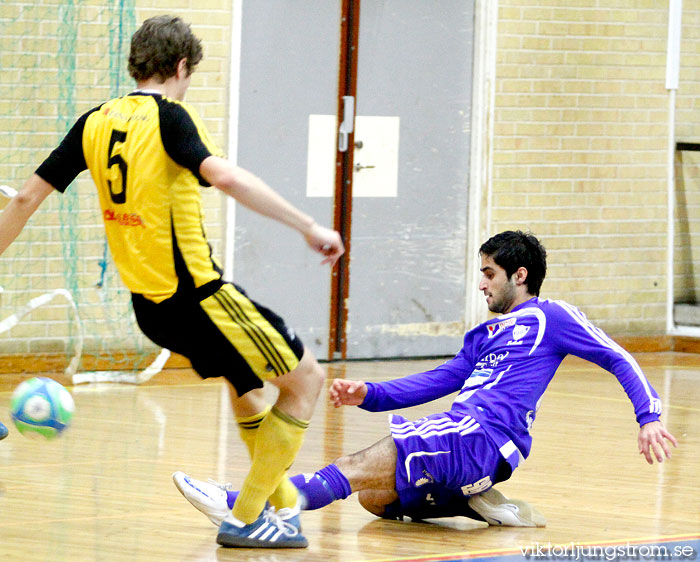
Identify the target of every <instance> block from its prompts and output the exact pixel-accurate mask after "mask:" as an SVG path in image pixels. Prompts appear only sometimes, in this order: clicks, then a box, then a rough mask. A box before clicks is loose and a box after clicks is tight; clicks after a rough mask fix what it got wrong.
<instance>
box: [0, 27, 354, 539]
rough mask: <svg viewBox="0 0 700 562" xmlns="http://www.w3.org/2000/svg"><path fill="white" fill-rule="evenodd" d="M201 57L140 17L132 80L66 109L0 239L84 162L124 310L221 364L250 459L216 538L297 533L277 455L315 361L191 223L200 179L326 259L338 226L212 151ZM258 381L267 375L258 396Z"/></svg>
mask: <svg viewBox="0 0 700 562" xmlns="http://www.w3.org/2000/svg"><path fill="white" fill-rule="evenodd" d="M201 58H202V48H201V44H200V41H199V39H198V38H197V37H195V36H194V34H193V33H192V32H191V30H190V27H189V25H188V24H186V23H185V22H183V21H182V20H181V19H180V18H177V17H171V16H158V17H154V18H151V19H148V20H146V21H145V22H144V23H143V25H142V26H141V28H140V29H139V30H138V31H137V32H136V33H135V34H134V36H133V37H132V40H131V52H130V55H129V72H130V74H131V76H132V77H133V78H134V79H135V80H136V83H137V89H136V90H135V91H134V92H132V93H130V94H129V95H127V96H124V97H121V98H117V99H112V100H110V101H107V102H105V103H103V104H102V105H99V106H98V107H95V108H94V109H92V110H90V111H88V112H87V113H86V114H84V115H83V116H82V117H80V118H79V119H78V121H77V122H76V123H75V125H74V126H73V127H72V129H71V130H70V131H69V132H68V134H67V135H66V137H65V138H64V139H63V141H62V142H61V144H60V145H59V146H58V147H57V148H56V149H55V150H54V151H53V152H52V153H51V155H50V156H49V157H48V158H47V159H46V160H45V161H44V162H43V163H42V164H41V166H39V168H38V169H37V170H36V172H35V173H34V174H33V175H32V176H31V177H30V178H29V179H28V180H27V181H26V182H25V184H24V186H23V187H22V189H21V191H20V192H19V194H18V195H17V196H16V197H15V198H14V199H13V200H12V201H11V202H10V203H9V205H8V206H7V207H6V208H5V210H4V212H3V213H2V215H0V253H2V252H4V250H5V249H6V248H7V247H8V246H9V244H10V243H11V242H12V241H13V240H14V239H15V238H16V236H17V235H18V234H19V232H20V231H21V230H22V228H23V227H24V225H25V223H26V222H27V220H28V219H29V217H30V216H31V215H32V214H33V213H34V211H35V210H36V209H37V208H38V207H39V205H40V204H41V203H42V201H43V200H44V199H45V198H46V197H47V196H48V195H49V194H50V193H52V192H53V191H59V192H63V191H64V190H65V189H66V188H67V187H68V185H69V184H70V183H71V182H72V181H73V180H74V179H75V177H76V176H77V175H78V174H79V173H80V172H82V171H83V170H85V169H88V170H89V171H90V174H91V175H92V178H93V180H94V182H95V185H96V187H97V191H98V193H99V200H100V205H101V208H102V216H103V219H104V224H105V230H106V233H107V240H108V242H109V247H110V250H111V252H112V255H113V257H114V262H115V264H116V266H117V269H118V270H119V273H120V276H121V278H122V281H123V282H124V284H125V285H126V286H127V287H128V288H129V290H130V291H131V293H132V302H133V306H134V311H135V313H136V318H137V321H138V323H139V326H140V328H141V329H142V330H143V332H144V333H145V334H146V335H147V336H148V337H149V338H150V339H151V340H153V341H154V342H155V343H156V344H158V345H160V346H162V347H165V348H167V349H170V350H172V351H174V352H177V353H180V354H182V355H184V356H185V357H187V358H188V359H189V360H190V361H191V363H192V367H193V368H194V369H195V370H196V371H197V373H198V374H199V375H200V376H202V377H204V378H206V377H219V376H224V377H225V378H226V379H227V381H228V382H229V383H230V384H229V386H230V388H231V396H232V402H233V408H234V413H235V415H236V419H237V421H238V424H239V428H240V434H241V437H242V438H243V441H244V442H245V444H246V445H247V447H248V450H249V452H250V455H251V458H252V466H251V469H250V472H249V473H248V476H247V477H246V479H245V481H244V482H243V486H242V488H241V493H240V496H239V497H238V499H237V501H236V503H235V505H234V508H233V511H232V513H231V514H230V515H229V516H228V517H227V518H226V519H225V520H224V522H223V523H222V524H221V528H220V530H219V534H218V537H217V541H218V542H219V543H220V544H223V545H225V546H249V547H305V546H307V544H308V543H307V541H306V539H305V538H304V537H303V536H302V535H301V533H300V524H299V503H298V502H299V498H298V494H297V490H296V488H295V487H294V485H292V484H291V482H290V481H289V479H288V477H287V475H286V469H287V468H288V467H289V466H290V465H291V464H292V462H293V461H294V459H295V457H296V455H297V452H298V450H299V448H300V447H301V444H302V440H303V435H304V431H305V429H306V428H307V426H308V423H309V422H308V420H309V419H310V417H311V415H312V413H313V408H314V404H315V402H316V399H317V396H318V393H319V391H320V389H321V386H322V384H323V381H324V378H325V373H324V371H323V369H322V368H321V367H320V366H319V364H318V363H317V361H316V359H315V358H314V357H313V355H312V354H311V353H310V351H309V350H307V349H305V348H304V346H303V344H302V343H301V341H300V340H299V339H298V338H297V337H296V335H294V332H293V331H292V330H290V329H288V328H287V326H286V325H285V323H284V321H283V320H282V319H281V318H280V317H279V316H277V315H276V314H275V313H273V312H272V311H270V310H268V309H266V308H264V307H262V306H260V305H259V304H257V303H255V302H253V301H251V300H250V299H248V297H247V296H246V294H245V293H244V292H243V290H242V289H241V288H240V287H237V286H235V285H233V284H232V283H227V282H224V281H223V280H222V278H221V275H222V272H221V269H220V267H219V266H218V264H217V262H216V261H215V260H214V258H213V257H212V255H211V249H210V247H209V244H208V242H207V239H206V237H205V234H204V230H203V226H202V211H201V198H200V186H210V185H213V186H214V187H216V188H218V189H220V190H221V191H223V192H224V193H226V194H227V195H229V196H231V197H233V198H235V199H236V200H237V201H238V202H239V203H241V204H243V205H245V206H246V207H249V208H250V209H252V210H253V211H256V212H258V213H260V214H262V215H264V216H267V217H270V218H272V219H274V220H276V221H279V222H281V223H283V224H286V225H288V226H290V227H291V228H293V229H295V230H297V231H299V232H300V233H301V234H302V236H303V237H304V239H305V240H306V243H307V244H308V245H309V246H310V247H311V248H312V249H313V250H315V251H316V252H319V253H320V254H322V255H323V256H324V260H323V263H331V264H332V263H335V262H336V260H338V258H339V257H340V256H341V255H342V254H343V252H344V248H343V243H342V240H341V238H340V235H339V234H338V233H337V232H335V231H333V230H329V229H327V228H324V227H322V226H319V225H318V224H316V222H315V221H314V220H313V218H311V217H310V216H308V215H306V214H304V213H303V212H301V211H299V210H298V209H296V208H295V207H294V206H292V205H291V204H290V203H289V202H287V201H286V200H285V199H283V198H282V197H281V196H280V195H278V194H277V193H276V192H275V191H273V190H272V189H271V188H270V187H268V186H267V185H266V184H265V183H264V182H263V181H262V180H260V179H258V178H257V177H256V176H254V175H253V174H251V173H250V172H247V171H246V170H243V169H241V168H239V167H236V166H234V165H232V164H231V163H230V162H229V161H228V160H226V159H225V158H223V157H222V156H221V154H220V153H219V150H218V149H217V148H216V146H215V145H214V143H213V142H212V141H211V139H210V138H209V135H208V134H207V131H206V130H205V128H204V125H203V124H202V121H201V119H200V118H199V116H198V115H197V113H196V112H195V110H194V109H193V108H192V107H190V106H189V105H188V104H186V103H185V102H184V101H183V100H184V97H185V93H186V92H187V88H188V86H189V85H190V79H191V75H192V72H193V71H194V69H195V67H196V66H197V64H198V63H199V62H200V60H201ZM263 381H270V382H271V383H273V384H275V385H276V386H277V387H278V388H279V397H278V399H277V401H276V403H275V404H274V406H272V407H270V406H269V405H268V404H267V403H266V401H265V399H264V398H263V393H262V392H261V389H262V386H263Z"/></svg>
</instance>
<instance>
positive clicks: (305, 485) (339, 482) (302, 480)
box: [226, 464, 352, 510]
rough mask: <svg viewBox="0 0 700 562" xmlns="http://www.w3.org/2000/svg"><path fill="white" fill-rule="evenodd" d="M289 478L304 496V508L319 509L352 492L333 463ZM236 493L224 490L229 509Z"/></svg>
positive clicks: (234, 500) (236, 495)
mask: <svg viewBox="0 0 700 562" xmlns="http://www.w3.org/2000/svg"><path fill="white" fill-rule="evenodd" d="M290 480H291V481H292V484H294V485H295V486H296V487H297V488H298V490H299V492H300V493H301V494H303V496H304V498H306V506H304V509H305V510H312V509H320V508H322V507H325V506H327V505H329V504H331V503H333V502H334V501H336V500H344V499H345V498H347V497H348V496H349V495H350V494H352V490H351V488H350V483H349V482H348V479H347V478H345V475H344V474H343V473H342V472H340V470H338V467H337V466H335V465H334V464H329V465H328V466H327V467H325V468H322V469H321V470H319V471H318V472H316V473H314V474H297V475H296V476H292V477H291V478H290ZM238 494H239V492H237V491H227V492H226V503H227V504H228V507H229V509H232V508H233V504H234V503H235V502H236V498H237V497H238Z"/></svg>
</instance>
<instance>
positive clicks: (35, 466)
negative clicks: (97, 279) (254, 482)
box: [0, 353, 700, 562]
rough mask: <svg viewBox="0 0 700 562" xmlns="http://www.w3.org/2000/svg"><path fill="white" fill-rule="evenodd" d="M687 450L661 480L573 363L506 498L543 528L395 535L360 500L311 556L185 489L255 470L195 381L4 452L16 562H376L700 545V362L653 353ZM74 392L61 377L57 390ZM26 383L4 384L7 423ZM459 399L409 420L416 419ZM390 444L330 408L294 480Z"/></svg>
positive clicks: (100, 392)
mask: <svg viewBox="0 0 700 562" xmlns="http://www.w3.org/2000/svg"><path fill="white" fill-rule="evenodd" d="M636 357H637V358H638V360H639V361H640V363H641V364H642V366H643V368H644V370H645V372H646V373H647V375H648V377H649V378H650V380H651V382H652V384H653V385H654V386H655V387H656V389H657V390H658V392H659V393H660V394H661V396H662V400H663V403H664V410H665V413H664V419H665V422H666V424H667V426H668V427H669V429H670V430H671V431H672V432H673V433H674V434H675V435H676V437H677V438H678V439H679V441H680V447H679V448H678V449H677V450H676V451H675V452H674V455H673V459H672V460H671V461H668V462H666V463H664V464H662V465H654V466H648V465H647V464H646V463H645V462H644V461H643V459H642V458H641V457H640V456H639V454H638V453H637V430H638V429H637V426H636V423H635V420H634V415H633V411H632V407H631V405H630V403H629V402H628V400H627V397H626V396H625V394H624V392H623V390H622V388H621V387H620V386H619V384H618V383H617V381H616V380H615V378H614V377H613V376H612V375H609V374H608V373H606V372H604V371H601V370H600V369H598V368H596V367H594V366H592V365H590V364H587V363H585V362H583V361H579V360H575V359H574V360H569V359H567V361H565V363H564V365H563V366H562V368H561V369H560V371H559V373H558V374H557V376H556V377H555V379H554V381H553V382H552V384H551V386H550V389H549V390H548V392H547V394H546V395H545V398H544V400H543V402H542V407H541V410H540V414H539V416H538V418H537V422H536V423H535V426H534V429H533V434H534V446H533V451H532V454H531V456H530V458H529V459H528V460H527V462H525V464H524V465H523V466H522V467H521V468H520V469H518V470H517V471H516V473H515V474H514V476H513V477H512V478H511V480H510V481H508V482H505V483H503V484H501V485H500V486H499V489H500V490H501V491H503V492H504V493H505V494H506V495H509V496H512V497H518V498H522V499H527V500H528V501H530V502H532V503H533V504H535V505H536V506H537V507H538V508H539V509H540V511H541V512H543V513H544V515H545V516H546V517H547V518H548V520H549V523H548V526H547V527H546V528H543V529H515V528H494V527H492V528H489V527H487V526H486V525H485V524H483V523H478V522H470V521H469V520H467V519H465V518H454V519H445V520H439V521H438V522H436V523H430V524H428V523H410V522H406V523H403V522H392V521H382V520H379V519H376V518H375V517H373V516H372V515H370V514H369V513H366V512H364V511H363V510H362V508H361V507H360V506H359V504H358V503H357V499H356V497H355V496H353V497H351V498H349V499H348V500H346V501H344V502H336V504H334V505H332V506H329V507H327V508H325V509H323V510H319V511H315V512H308V513H306V514H305V515H304V518H303V525H304V531H305V534H306V536H307V537H308V539H309V542H310V547H309V548H308V549H306V550H301V551H299V550H284V551H279V550H278V551H260V550H237V549H223V548H219V547H217V545H216V544H215V536H216V528H215V527H214V526H213V525H212V524H211V523H210V522H209V521H208V520H207V519H205V518H204V517H203V516H202V515H201V514H199V513H198V512H197V511H195V510H194V508H192V507H191V506H190V505H189V504H188V503H187V502H186V501H185V500H184V499H183V498H182V497H181V496H180V494H179V493H178V492H177V490H176V489H175V487H174V486H173V485H172V481H171V474H172V473H173V472H174V471H176V470H184V471H185V472H188V473H190V474H191V475H193V476H194V477H197V478H202V479H206V478H207V477H212V478H215V479H217V480H220V481H226V482H229V481H230V482H232V483H234V484H236V485H237V484H240V482H241V480H242V478H243V476H244V473H245V470H246V467H247V465H248V462H247V457H246V454H245V453H244V449H243V446H242V445H241V444H240V442H239V441H238V438H237V431H236V428H235V425H234V423H233V421H232V417H231V413H230V410H229V406H228V399H227V394H226V392H225V387H224V385H223V384H222V383H221V382H220V381H208V382H200V381H199V379H197V378H196V377H195V376H194V375H193V374H192V373H191V372H190V371H183V370H180V371H170V372H167V373H161V374H159V375H158V376H157V377H156V378H155V379H154V380H152V381H151V382H150V383H147V385H144V386H140V387H132V386H125V385H85V386H79V387H73V388H71V390H72V392H73V396H74V398H75V402H76V408H77V410H76V415H75V419H74V424H73V427H71V428H70V430H69V431H68V432H67V433H66V435H65V436H64V437H63V438H61V439H59V440H57V441H55V442H36V441H33V440H30V439H27V438H25V437H22V436H21V435H19V434H18V433H17V432H16V431H15V430H14V428H12V427H11V428H10V429H11V434H10V436H9V437H8V438H7V439H5V440H4V441H2V442H0V560H2V561H4V562H7V561H22V562H26V561H56V562H59V561H71V562H80V561H100V562H102V561H115V562H120V561H127V560H128V561H144V562H146V561H148V562H153V561H178V562H179V561H183V562H184V561H188V562H189V561H202V562H203V561H223V560H255V561H260V562H282V561H297V560H298V561H302V560H303V561H308V560H310V561H321V560H323V561H326V560H342V561H360V560H363V561H364V560H366V561H370V560H395V559H403V558H410V557H429V556H438V555H439V556H443V555H447V554H453V553H474V552H478V551H488V550H501V551H502V550H508V549H517V548H519V547H521V546H523V547H524V546H528V545H532V544H533V543H540V544H542V543H548V542H550V543H554V544H568V543H571V542H575V543H593V544H605V543H610V542H614V541H627V540H633V539H639V538H658V537H668V536H674V535H689V534H698V532H699V531H700V509H699V506H700V470H699V469H698V467H700V355H692V354H672V353H658V354H639V355H637V356H636ZM439 362H440V361H432V360H430V361H390V362H349V363H346V364H331V365H328V366H327V367H328V370H329V374H330V376H331V377H334V376H335V377H347V378H359V379H364V380H385V379H389V378H394V377H398V376H402V375H405V374H410V373H413V372H418V371H421V370H425V369H427V368H430V367H431V366H433V365H435V364H436V363H439ZM57 378H59V380H60V377H57ZM18 380H19V377H16V376H15V377H13V376H10V375H1V376H0V404H4V406H3V408H2V410H0V421H3V422H4V423H5V424H10V420H9V414H8V413H7V405H8V404H9V397H10V393H11V390H12V388H13V387H14V385H15V384H17V382H18ZM449 404H450V399H449V398H447V399H443V400H440V401H437V402H435V403H432V404H428V405H425V406H421V407H417V408H413V409H411V410H406V412H408V414H406V413H404V415H408V416H410V417H412V418H417V417H420V416H422V415H425V414H427V413H432V412H437V411H441V410H444V409H447V408H449ZM387 433H388V427H387V419H386V414H383V413H381V414H377V413H374V414H373V413H367V412H364V411H362V410H359V409H357V408H343V409H340V410H336V409H333V408H332V407H330V406H328V405H327V403H326V402H325V400H324V401H322V402H319V405H318V407H317V410H316V414H315V416H314V419H313V423H312V425H311V428H310V430H309V432H308V434H307V439H306V442H305V444H304V447H303V449H302V451H301V454H300V456H299V458H298V460H297V462H296V464H295V466H294V467H293V472H308V471H314V470H316V469H318V468H320V467H322V466H324V465H325V464H327V463H329V462H332V461H333V460H334V459H335V458H336V457H338V456H339V455H340V454H342V453H344V452H351V451H355V450H357V449H359V448H364V447H366V446H367V445H369V444H371V443H373V442H375V441H376V440H378V439H380V438H381V437H384V436H385V435H387Z"/></svg>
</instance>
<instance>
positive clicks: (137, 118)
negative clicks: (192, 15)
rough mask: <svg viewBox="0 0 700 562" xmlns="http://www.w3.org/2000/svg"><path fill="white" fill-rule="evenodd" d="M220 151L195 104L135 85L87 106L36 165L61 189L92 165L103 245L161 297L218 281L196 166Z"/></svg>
mask: <svg viewBox="0 0 700 562" xmlns="http://www.w3.org/2000/svg"><path fill="white" fill-rule="evenodd" d="M210 155H220V151H219V149H218V148H217V147H216V146H215V144H214V143H213V142H212V141H211V139H210V137H209V135H208V133H207V131H206V129H205V127H204V125H203V123H202V121H201V119H200V117H199V116H198V115H197V113H196V111H195V110H194V109H193V108H192V107H191V106H189V105H188V104H186V103H184V102H178V101H175V100H172V99H169V98H166V97H163V96H161V95H160V94H153V93H145V92H134V93H132V94H130V95H128V96H124V97H121V98H116V99H113V100H110V101H108V102H106V103H104V104H102V105H100V106H99V107H96V108H94V109H92V110H90V111H88V112H87V113H86V114H84V115H83V116H82V117H80V119H78V121H77V122H76V124H75V125H74V126H73V127H72V129H71V130H70V131H69V133H68V134H67V135H66V137H65V138H64V139H63V141H62V142H61V144H60V145H59V146H58V148H56V150H54V151H53V152H52V153H51V155H50V156H49V157H48V158H47V159H46V160H45V161H44V162H43V164H42V165H41V166H40V167H39V168H38V169H37V171H36V173H37V174H38V175H39V176H41V177H42V178H43V179H44V180H46V181H47V182H49V183H50V184H51V185H52V186H53V187H54V188H56V189H57V190H58V191H60V192H63V191H65V189H66V188H67V187H68V185H69V184H70V183H71V182H72V181H73V180H74V179H75V177H76V176H77V175H78V174H79V173H80V172H82V171H83V170H85V169H89V170H90V173H91V174H92V178H93V180H94V182H95V185H96V186H97V191H98V193H99V200H100V205H101V207H102V217H103V219H104V224H105V229H106V233H107V240H108V243H109V247H110V249H111V252H112V256H113V257H114V262H115V264H116V266H117V269H118V270H119V273H120V276H121V278H122V280H123V282H124V284H125V285H126V286H127V287H128V288H129V290H130V291H131V292H132V293H137V294H141V295H143V296H145V297H146V298H147V299H149V300H151V301H154V302H161V301H163V300H165V299H167V298H169V297H171V296H173V295H174V294H175V293H176V292H184V291H189V290H194V289H196V288H205V286H207V287H211V288H212V289H213V290H212V291H206V292H214V291H216V289H217V288H218V286H220V283H221V269H220V267H219V265H218V264H217V263H216V261H215V260H214V259H213V257H212V255H211V248H210V246H209V244H208V242H207V239H206V236H205V234H204V228H203V225H202V207H201V195H200V190H199V188H200V186H208V184H207V182H206V181H205V180H204V179H203V178H202V177H201V176H200V174H199V166H200V164H201V163H202V161H204V159H205V158H207V157H208V156H210Z"/></svg>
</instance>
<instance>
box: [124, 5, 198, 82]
mask: <svg viewBox="0 0 700 562" xmlns="http://www.w3.org/2000/svg"><path fill="white" fill-rule="evenodd" d="M182 59H187V63H186V64H187V73H188V74H192V72H193V71H194V68H195V66H197V64H199V61H201V60H202V43H201V41H200V40H199V39H197V37H195V35H194V34H193V33H192V30H191V29H190V26H189V24H187V23H185V22H184V21H182V20H181V19H180V18H178V17H175V16H156V17H153V18H149V19H147V20H146V21H144V22H143V25H142V26H141V27H140V28H139V29H138V30H137V31H136V33H134V35H133V36H132V38H131V52H130V53H129V74H131V76H132V78H134V80H136V81H137V82H141V81H143V80H148V79H149V78H153V77H156V78H159V79H160V80H162V81H165V80H167V79H168V78H170V77H171V76H175V74H176V73H177V65H178V63H179V62H180V61H181V60H182Z"/></svg>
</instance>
